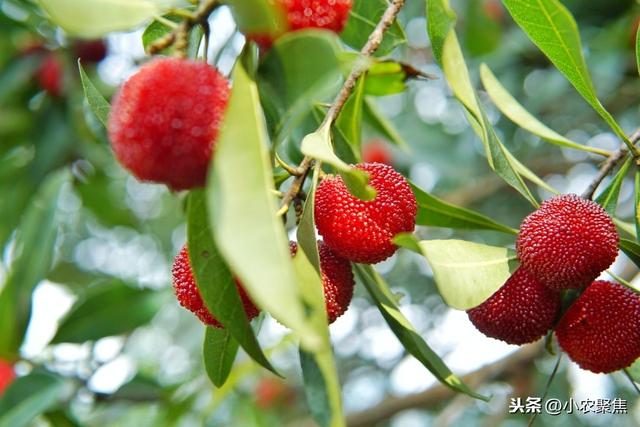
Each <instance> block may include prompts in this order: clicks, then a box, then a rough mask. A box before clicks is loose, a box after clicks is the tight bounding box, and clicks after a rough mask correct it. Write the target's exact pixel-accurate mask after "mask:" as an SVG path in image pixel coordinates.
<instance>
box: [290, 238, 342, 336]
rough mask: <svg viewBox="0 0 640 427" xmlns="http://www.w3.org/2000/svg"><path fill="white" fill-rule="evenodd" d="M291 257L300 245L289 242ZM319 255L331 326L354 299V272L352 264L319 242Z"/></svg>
mask: <svg viewBox="0 0 640 427" xmlns="http://www.w3.org/2000/svg"><path fill="white" fill-rule="evenodd" d="M289 247H290V249H291V255H292V256H295V254H296V253H297V252H298V245H297V244H296V243H295V242H289ZM318 254H319V255H320V271H321V272H322V286H323V288H324V300H325V303H326V304H327V318H328V319H329V324H331V323H333V322H335V321H336V319H337V318H338V317H340V316H342V315H343V314H344V313H345V311H347V308H349V304H350V303H351V298H353V288H354V286H355V281H354V280H353V271H351V263H350V262H349V261H347V260H346V259H344V258H341V257H340V256H338V255H336V254H335V253H334V252H333V251H332V250H331V249H330V248H329V247H328V246H327V245H325V244H324V242H322V241H319V242H318Z"/></svg>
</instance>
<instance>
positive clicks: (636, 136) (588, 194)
mask: <svg viewBox="0 0 640 427" xmlns="http://www.w3.org/2000/svg"><path fill="white" fill-rule="evenodd" d="M639 140H640V129H638V130H636V131H635V132H634V133H633V135H631V137H630V138H629V141H631V143H632V144H634V145H635V144H636V143H637V142H638V141H639ZM628 152H629V150H628V149H627V147H626V146H622V147H620V148H619V149H618V151H615V152H614V153H613V154H612V155H611V156H609V158H608V159H607V160H606V161H605V162H604V163H603V164H602V166H601V167H600V170H599V171H598V174H597V175H596V176H595V178H593V180H592V181H591V183H590V184H589V186H588V187H587V189H586V190H584V193H582V197H584V198H585V199H591V198H593V194H594V193H595V192H596V189H597V188H598V186H599V185H600V184H601V183H602V181H603V180H604V179H605V178H606V176H607V175H609V173H610V172H611V171H612V170H613V169H614V168H615V167H616V166H617V165H618V163H620V162H621V161H622V159H624V158H625V157H626V155H627V153H628Z"/></svg>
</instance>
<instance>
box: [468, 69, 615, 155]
mask: <svg viewBox="0 0 640 427" xmlns="http://www.w3.org/2000/svg"><path fill="white" fill-rule="evenodd" d="M480 78H481V79H482V84H483V86H484V88H485V89H486V91H487V93H488V94H489V97H490V98H491V100H492V101H493V103H494V104H495V105H496V107H498V109H499V110H500V111H501V112H502V114H504V115H505V116H507V117H508V118H509V119H511V121H513V122H514V123H515V124H517V125H518V126H520V127H521V128H523V129H526V130H528V131H529V132H531V133H533V134H534V135H537V136H539V137H540V138H542V139H544V140H546V141H549V142H551V143H553V144H556V145H560V146H562V147H568V148H574V149H576V150H581V151H588V152H591V153H595V154H600V155H602V156H608V155H609V152H608V151H606V150H601V149H599V148H595V147H589V146H586V145H582V144H578V143H577V142H573V141H571V140H570V139H568V138H565V137H564V136H562V135H560V134H559V133H557V132H556V131H554V130H552V129H550V128H548V127H547V126H546V125H544V124H543V123H542V122H540V121H539V120H538V119H536V118H535V117H534V116H533V115H532V114H531V113H529V112H528V111H527V110H526V109H525V108H524V107H523V106H522V105H520V104H519V103H518V101H517V100H516V99H515V98H514V97H513V96H511V94H510V93H509V92H508V91H507V89H505V88H504V86H502V85H501V84H500V82H499V81H498V79H497V78H496V76H495V75H494V74H493V73H492V72H491V69H489V67H488V66H487V65H486V64H482V65H480Z"/></svg>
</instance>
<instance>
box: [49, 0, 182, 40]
mask: <svg viewBox="0 0 640 427" xmlns="http://www.w3.org/2000/svg"><path fill="white" fill-rule="evenodd" d="M38 3H39V4H40V6H42V8H43V9H44V10H45V12H47V15H48V16H49V18H50V19H51V20H52V21H53V22H54V23H55V24H57V25H59V26H60V27H62V28H63V29H64V30H65V31H66V32H68V33H69V34H72V35H75V36H79V37H86V38H99V37H102V36H105V35H107V34H108V33H112V32H116V31H126V30H131V29H133V28H135V27H137V26H139V25H141V24H142V23H144V22H145V21H147V20H149V19H151V18H152V17H154V16H157V15H163V14H164V13H165V12H166V11H167V10H168V9H169V8H171V7H172V6H173V5H175V4H177V1H173V0H163V1H152V0H92V1H79V0H38Z"/></svg>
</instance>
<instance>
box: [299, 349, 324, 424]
mask: <svg viewBox="0 0 640 427" xmlns="http://www.w3.org/2000/svg"><path fill="white" fill-rule="evenodd" d="M300 367H301V368H302V379H303V380H304V394H305V395H306V397H307V402H308V404H309V409H310V410H311V415H312V416H313V419H314V420H316V422H317V423H318V424H319V425H320V427H327V426H329V425H330V423H331V406H330V403H329V396H328V393H327V387H326V383H325V381H324V377H323V376H322V371H321V370H320V367H319V366H318V364H317V363H316V361H315V359H314V357H313V354H310V353H307V352H306V351H304V350H302V349H300Z"/></svg>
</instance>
